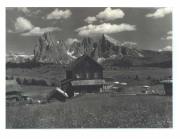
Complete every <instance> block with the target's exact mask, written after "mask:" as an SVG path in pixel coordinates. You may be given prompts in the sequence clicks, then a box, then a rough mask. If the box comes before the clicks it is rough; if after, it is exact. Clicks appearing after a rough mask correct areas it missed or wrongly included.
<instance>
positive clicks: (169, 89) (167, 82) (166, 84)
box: [161, 80, 172, 96]
mask: <svg viewBox="0 0 180 139" xmlns="http://www.w3.org/2000/svg"><path fill="white" fill-rule="evenodd" d="M161 83H162V84H163V85H164V90H165V95H167V96H172V80H163V81H161Z"/></svg>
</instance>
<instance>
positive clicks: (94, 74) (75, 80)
mask: <svg viewBox="0 0 180 139" xmlns="http://www.w3.org/2000/svg"><path fill="white" fill-rule="evenodd" d="M104 83H105V81H104V79H103V67H102V66H101V65H100V64H98V63H97V62H96V61H95V60H93V59H92V58H91V57H89V56H88V55H83V56H81V57H79V58H78V59H76V60H75V61H74V62H72V63H71V64H70V65H69V66H68V67H67V68H66V79H65V80H62V81H61V87H62V89H63V90H64V91H66V92H67V93H68V95H69V96H74V92H79V93H91V92H94V93H95V92H100V89H102V88H103V84H104Z"/></svg>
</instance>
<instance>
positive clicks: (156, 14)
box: [146, 8, 172, 19]
mask: <svg viewBox="0 0 180 139" xmlns="http://www.w3.org/2000/svg"><path fill="white" fill-rule="evenodd" d="M171 12H172V9H171V8H159V9H157V10H156V11H155V12H154V13H149V14H146V17H148V18H155V19H157V18H163V17H165V16H166V15H168V14H170V13H171Z"/></svg>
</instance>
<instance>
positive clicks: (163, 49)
mask: <svg viewBox="0 0 180 139" xmlns="http://www.w3.org/2000/svg"><path fill="white" fill-rule="evenodd" d="M161 51H172V46H171V45H168V46H166V47H164V48H162V49H159V52H161Z"/></svg>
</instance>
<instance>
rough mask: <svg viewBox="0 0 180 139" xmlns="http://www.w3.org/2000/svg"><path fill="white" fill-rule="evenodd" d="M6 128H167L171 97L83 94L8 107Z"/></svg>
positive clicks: (170, 122)
mask: <svg viewBox="0 0 180 139" xmlns="http://www.w3.org/2000/svg"><path fill="white" fill-rule="evenodd" d="M6 127H7V128H117V127H119V128H160V127H163V128H167V127H172V97H168V96H115V97H113V96H111V95H103V94H99V95H97V94H86V95H83V96H80V97H77V98H73V99H69V100H67V101H66V102H65V103H62V102H58V101H56V102H52V103H49V104H44V105H37V104H36V105H27V106H25V105H24V106H8V107H7V108H6Z"/></svg>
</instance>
